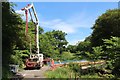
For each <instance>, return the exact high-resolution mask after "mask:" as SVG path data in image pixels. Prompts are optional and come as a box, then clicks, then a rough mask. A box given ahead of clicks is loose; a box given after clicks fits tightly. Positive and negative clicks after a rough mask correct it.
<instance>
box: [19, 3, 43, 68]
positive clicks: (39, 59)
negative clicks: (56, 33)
mask: <svg viewBox="0 0 120 80" xmlns="http://www.w3.org/2000/svg"><path fill="white" fill-rule="evenodd" d="M21 10H22V11H25V15H26V29H25V35H26V36H27V33H28V14H30V17H31V21H32V22H33V23H34V27H35V44H36V46H35V53H34V54H33V53H32V52H31V53H30V56H29V58H27V59H26V61H25V65H26V69H29V68H37V69H40V68H42V66H43V54H40V53H39V20H38V17H37V14H36V11H35V8H34V5H33V3H32V4H28V5H27V6H25V7H24V8H22V9H21ZM31 10H32V12H33V14H32V12H31ZM33 15H34V19H33V18H32V17H33Z"/></svg>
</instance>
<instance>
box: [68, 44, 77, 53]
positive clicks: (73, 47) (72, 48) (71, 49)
mask: <svg viewBox="0 0 120 80" xmlns="http://www.w3.org/2000/svg"><path fill="white" fill-rule="evenodd" d="M76 49H77V46H76V45H68V46H67V51H70V52H71V53H76Z"/></svg>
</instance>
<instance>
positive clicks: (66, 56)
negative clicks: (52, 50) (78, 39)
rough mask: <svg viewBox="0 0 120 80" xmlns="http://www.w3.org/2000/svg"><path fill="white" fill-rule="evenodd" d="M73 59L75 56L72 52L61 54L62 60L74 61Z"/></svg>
mask: <svg viewBox="0 0 120 80" xmlns="http://www.w3.org/2000/svg"><path fill="white" fill-rule="evenodd" d="M73 58H74V56H73V54H72V53H70V52H63V53H62V54H61V59H62V60H71V59H73Z"/></svg>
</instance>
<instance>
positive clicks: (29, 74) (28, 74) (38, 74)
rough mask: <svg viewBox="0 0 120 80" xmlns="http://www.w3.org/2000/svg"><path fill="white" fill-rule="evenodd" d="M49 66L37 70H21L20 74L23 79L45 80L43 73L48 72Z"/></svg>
mask: <svg viewBox="0 0 120 80" xmlns="http://www.w3.org/2000/svg"><path fill="white" fill-rule="evenodd" d="M49 69H50V67H49V66H44V67H42V68H41V69H39V70H23V71H22V72H19V73H21V74H22V75H24V78H45V76H44V73H45V71H47V70H49Z"/></svg>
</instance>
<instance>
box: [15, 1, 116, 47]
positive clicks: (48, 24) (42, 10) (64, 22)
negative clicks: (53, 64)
mask: <svg viewBox="0 0 120 80" xmlns="http://www.w3.org/2000/svg"><path fill="white" fill-rule="evenodd" d="M14 3H15V4H17V6H16V7H14V9H15V11H16V12H17V13H19V14H24V11H21V8H24V7H25V6H26V5H27V4H29V3H31V2H14ZM33 4H34V7H35V9H36V13H37V16H38V18H39V25H40V26H41V27H42V28H43V29H44V31H45V32H47V31H52V30H62V31H63V32H65V33H67V35H66V39H67V41H68V42H69V44H71V45H75V44H77V43H78V42H80V41H83V40H84V39H85V38H86V37H88V36H89V35H90V34H91V33H92V29H91V27H93V25H94V24H95V20H96V19H97V18H98V17H99V16H100V15H102V14H103V13H105V12H106V10H109V9H116V8H118V3H117V2H33ZM22 18H23V19H24V20H25V16H23V17H22Z"/></svg>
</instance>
